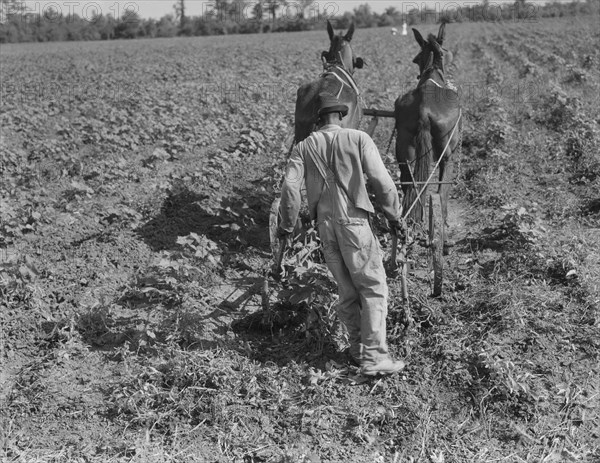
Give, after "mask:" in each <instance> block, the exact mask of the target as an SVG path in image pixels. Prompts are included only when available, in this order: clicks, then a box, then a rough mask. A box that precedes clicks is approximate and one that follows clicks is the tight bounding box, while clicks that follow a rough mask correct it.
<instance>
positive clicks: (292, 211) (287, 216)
mask: <svg viewBox="0 0 600 463" xmlns="http://www.w3.org/2000/svg"><path fill="white" fill-rule="evenodd" d="M304 168H305V166H304V159H303V157H302V156H301V155H300V152H299V150H298V148H297V147H295V148H294V150H293V151H292V155H291V156H290V159H289V160H288V163H287V165H286V168H285V178H284V181H283V186H282V187H281V203H280V205H279V214H280V215H281V223H280V224H279V229H280V231H281V232H282V233H284V234H285V233H287V234H289V233H292V232H293V231H294V227H295V226H296V221H297V220H298V215H299V213H300V205H301V204H302V193H301V192H302V186H303V185H304Z"/></svg>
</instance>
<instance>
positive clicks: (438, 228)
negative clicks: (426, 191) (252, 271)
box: [429, 194, 444, 297]
mask: <svg viewBox="0 0 600 463" xmlns="http://www.w3.org/2000/svg"><path fill="white" fill-rule="evenodd" d="M429 250H430V252H431V267H433V296H434V297H437V296H439V295H441V294H442V280H443V274H444V218H443V216H442V199H441V197H440V195H439V194H432V195H431V196H430V197H429Z"/></svg>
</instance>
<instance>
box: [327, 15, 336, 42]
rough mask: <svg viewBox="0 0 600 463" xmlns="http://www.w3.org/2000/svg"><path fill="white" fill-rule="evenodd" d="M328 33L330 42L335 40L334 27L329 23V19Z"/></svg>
mask: <svg viewBox="0 0 600 463" xmlns="http://www.w3.org/2000/svg"><path fill="white" fill-rule="evenodd" d="M327 33H328V34H329V41H331V40H333V36H334V35H335V34H334V32H333V26H332V25H331V23H330V22H329V19H328V20H327Z"/></svg>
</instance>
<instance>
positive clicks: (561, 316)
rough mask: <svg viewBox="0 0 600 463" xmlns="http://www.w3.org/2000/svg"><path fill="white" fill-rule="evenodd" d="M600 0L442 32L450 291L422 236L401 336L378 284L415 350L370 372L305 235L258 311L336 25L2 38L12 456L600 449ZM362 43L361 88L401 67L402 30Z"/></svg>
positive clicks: (7, 426)
mask: <svg viewBox="0 0 600 463" xmlns="http://www.w3.org/2000/svg"><path fill="white" fill-rule="evenodd" d="M597 19H598V18H595V17H594V18H583V17H582V18H578V19H573V18H570V19H568V20H567V19H556V20H547V21H539V22H529V21H528V22H519V21H513V22H505V23H503V24H499V23H485V24H483V23H480V24H450V25H448V26H447V28H446V37H447V38H446V43H445V46H446V47H447V48H449V49H450V50H451V51H453V52H454V55H455V61H454V63H453V66H452V69H451V70H450V71H451V72H450V74H451V76H452V79H453V81H454V82H455V84H456V85H457V86H458V87H459V88H460V90H461V101H462V106H463V109H464V115H465V129H464V134H463V149H462V155H461V158H460V163H459V168H458V177H457V182H456V186H455V187H454V189H453V195H452V202H451V209H452V212H451V217H450V225H451V228H450V233H451V235H452V237H453V239H454V240H455V241H456V245H455V246H454V247H453V248H452V249H451V252H450V255H449V256H447V260H446V274H445V280H444V293H443V295H442V297H440V298H432V297H430V296H429V293H430V290H429V282H428V275H427V272H426V271H425V272H424V271H423V267H424V266H426V264H427V256H426V254H424V253H422V252H421V253H416V254H415V256H414V271H413V273H412V274H411V276H410V281H409V288H410V294H411V306H412V310H413V315H414V319H415V324H414V328H413V329H412V330H411V331H409V332H408V333H407V334H404V333H403V331H402V329H401V326H400V323H401V311H399V310H398V308H397V306H398V304H399V301H400V299H399V297H400V296H399V287H398V281H397V280H395V279H390V280H389V283H390V289H391V299H392V300H391V304H390V315H389V320H388V339H389V342H390V347H391V349H392V350H393V352H394V354H395V355H397V356H400V357H403V358H405V359H406V361H407V363H408V366H407V368H406V370H405V371H404V372H403V373H402V374H401V375H398V376H395V377H391V378H384V379H369V380H367V379H365V378H361V377H360V376H359V375H356V372H355V371H354V370H353V369H352V368H350V367H349V365H347V364H346V363H345V362H344V359H343V356H342V355H341V354H340V351H341V349H343V347H344V345H345V344H344V342H345V338H344V333H343V330H341V328H340V326H339V324H338V323H337V321H336V318H335V315H334V309H333V304H334V302H335V285H334V282H333V281H332V280H331V279H330V277H329V276H328V274H327V272H326V271H325V270H324V267H323V264H322V262H321V260H320V255H319V252H318V250H317V249H315V247H316V246H317V245H318V241H317V239H316V237H315V236H314V232H311V231H310V230H308V231H306V232H305V234H304V237H303V239H302V240H298V241H296V243H295V249H294V253H295V256H294V257H293V259H296V260H295V261H294V260H293V259H292V260H291V261H288V264H289V268H290V270H293V277H292V278H291V279H290V281H288V286H287V287H285V288H284V287H282V286H280V285H275V284H272V285H271V292H272V294H271V296H270V297H271V306H272V307H273V312H272V313H270V314H269V317H267V318H268V319H266V318H265V317H263V315H262V314H261V312H260V311H261V294H260V293H261V287H262V281H263V277H262V275H263V274H262V271H263V269H264V268H266V266H268V265H269V262H270V261H271V250H270V248H269V237H268V232H267V230H268V219H269V206H270V204H271V202H272V200H273V199H274V198H275V197H277V195H278V187H279V181H280V178H281V175H282V169H283V166H284V165H285V159H286V155H287V151H288V148H289V145H290V142H291V134H292V131H291V128H292V126H293V106H294V97H295V91H296V88H297V87H298V86H299V84H300V83H301V82H303V81H304V80H307V79H312V78H314V77H315V76H317V75H318V74H319V72H320V71H321V63H320V53H321V50H324V49H326V48H327V47H328V41H327V34H326V32H324V31H320V32H316V31H314V32H303V33H287V34H273V35H269V36H268V37H267V36H265V37H267V39H266V40H265V37H262V36H254V35H250V36H226V37H206V38H189V39H184V38H181V39H164V40H163V39H154V40H146V41H115V42H90V43H60V44H56V43H52V44H22V45H3V46H2V48H1V49H0V57H1V59H2V67H1V71H0V72H1V83H2V95H1V96H2V101H1V113H0V118H1V119H0V124H1V135H2V137H1V139H0V147H1V152H0V153H1V158H0V161H1V164H0V166H1V169H2V171H1V172H2V182H1V184H0V194H1V196H2V201H1V203H0V218H1V222H0V295H1V299H0V362H1V367H0V386H1V390H0V449H1V450H0V452H1V453H0V456H1V461H2V463H5V462H6V463H8V462H23V463H25V462H27V463H35V462H56V463H59V462H77V463H83V462H86V463H100V462H101V463H124V462H139V463H153V462H156V463H159V462H160V463H163V462H182V463H184V462H185V463H194V462H201V463H209V462H210V463H212V462H240V463H241V462H245V463H250V462H278V463H279V462H289V463H296V462H303V463H308V462H312V463H315V462H323V463H324V462H368V463H370V462H373V463H375V462H377V463H388V462H390V463H391V462H394V463H400V462H412V463H417V462H431V463H442V462H447V463H449V462H461V463H476V462H482V463H483V462H510V463H514V462H527V463H533V462H536V463H537V462H539V463H542V462H543V463H550V462H556V463H558V462H588V463H593V462H598V461H600V362H599V360H600V359H599V354H600V228H599V227H600V225H599V223H600V154H599V153H600V127H599V124H600V104H599V103H600V99H599V95H600V75H599V72H598V70H599V66H600V51H599V50H600V30H599V28H598V22H597ZM419 29H420V31H421V32H422V33H427V32H434V31H436V30H437V27H436V26H422V27H419ZM353 48H354V51H355V53H356V54H357V55H358V56H361V57H363V58H364V59H365V60H366V62H367V67H366V68H365V69H363V70H359V71H357V72H356V74H355V76H356V79H357V81H358V84H359V86H360V88H361V89H362V91H363V94H362V98H363V100H364V105H365V106H366V107H375V108H380V109H391V108H392V106H393V102H394V100H395V99H396V97H397V96H399V95H400V94H401V93H404V92H406V91H407V90H408V89H411V88H413V87H414V85H415V84H416V79H415V78H416V76H417V73H418V69H417V68H416V66H415V65H414V64H412V63H411V61H412V58H413V57H414V56H415V55H416V53H417V51H418V50H417V44H416V42H415V41H414V39H413V37H412V36H408V37H402V36H391V35H390V34H389V31H388V30H387V29H359V30H357V31H356V33H355V34H354V39H353ZM367 123H368V120H367V119H365V120H364V122H363V124H362V128H365V127H366V124H367ZM391 133H392V125H391V122H390V121H385V120H384V121H382V122H380V124H379V126H378V128H377V131H376V132H375V135H374V139H375V141H376V143H377V145H378V146H379V148H380V151H381V154H382V156H383V157H384V159H385V162H386V164H387V165H388V167H389V169H390V171H391V172H392V173H393V174H394V176H397V175H398V173H397V166H396V164H395V161H394V159H393V155H392V152H393V149H392V150H390V151H389V152H388V149H387V147H388V143H389V141H390V135H391ZM378 236H379V237H380V238H381V244H382V247H383V248H384V250H385V251H386V253H387V254H386V255H389V252H390V241H389V234H388V233H386V231H385V230H384V229H382V228H380V229H379V234H378ZM301 261H302V263H301V264H300V263H299V262H301ZM290 262H292V263H293V262H296V265H292V264H290Z"/></svg>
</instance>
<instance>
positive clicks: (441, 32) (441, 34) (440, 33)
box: [436, 23, 446, 45]
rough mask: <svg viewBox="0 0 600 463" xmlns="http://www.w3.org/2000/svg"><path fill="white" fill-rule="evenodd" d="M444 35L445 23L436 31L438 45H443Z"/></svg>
mask: <svg viewBox="0 0 600 463" xmlns="http://www.w3.org/2000/svg"><path fill="white" fill-rule="evenodd" d="M445 35H446V23H442V25H441V26H440V30H439V31H438V35H437V39H436V41H437V43H439V44H440V45H442V44H443V43H444V37H445Z"/></svg>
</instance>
